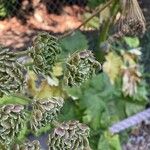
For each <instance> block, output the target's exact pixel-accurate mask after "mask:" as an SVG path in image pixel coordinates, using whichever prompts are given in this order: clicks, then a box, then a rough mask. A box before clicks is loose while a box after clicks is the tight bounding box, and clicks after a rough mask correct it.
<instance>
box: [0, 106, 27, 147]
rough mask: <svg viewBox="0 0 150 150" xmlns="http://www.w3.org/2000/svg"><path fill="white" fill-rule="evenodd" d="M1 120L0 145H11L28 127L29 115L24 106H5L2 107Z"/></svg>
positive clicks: (0, 108)
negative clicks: (22, 130)
mask: <svg viewBox="0 0 150 150" xmlns="http://www.w3.org/2000/svg"><path fill="white" fill-rule="evenodd" d="M0 120H1V121H0V143H3V144H5V145H9V144H11V143H12V142H13V141H14V139H16V137H17V136H18V134H19V132H20V131H21V129H23V128H24V127H26V120H27V113H26V111H25V109H24V106H22V105H14V104H8V105H4V106H2V107H0Z"/></svg>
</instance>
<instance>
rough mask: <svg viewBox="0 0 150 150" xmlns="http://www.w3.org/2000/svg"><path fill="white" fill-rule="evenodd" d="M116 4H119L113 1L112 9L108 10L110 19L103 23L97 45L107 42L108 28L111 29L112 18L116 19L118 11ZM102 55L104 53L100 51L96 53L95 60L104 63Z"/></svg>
mask: <svg viewBox="0 0 150 150" xmlns="http://www.w3.org/2000/svg"><path fill="white" fill-rule="evenodd" d="M118 3H119V1H118V0H114V2H113V4H112V7H111V9H110V12H111V18H108V19H107V20H106V22H105V23H104V25H103V29H102V32H101V33H100V37H99V43H100V45H101V44H102V43H103V42H105V41H106V40H107V38H108V32H109V30H110V27H111V25H112V23H113V21H114V18H115V17H116V14H117V12H118V9H119V5H118ZM104 55H105V52H103V51H100V50H97V51H96V57H97V60H99V61H100V62H103V61H104Z"/></svg>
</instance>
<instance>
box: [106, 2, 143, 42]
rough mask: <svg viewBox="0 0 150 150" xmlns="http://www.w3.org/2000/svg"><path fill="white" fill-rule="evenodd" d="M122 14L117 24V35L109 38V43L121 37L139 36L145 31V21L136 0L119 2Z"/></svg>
mask: <svg viewBox="0 0 150 150" xmlns="http://www.w3.org/2000/svg"><path fill="white" fill-rule="evenodd" d="M120 2H121V6H122V12H121V16H120V19H119V20H118V22H117V33H115V34H114V35H112V36H111V37H110V38H109V40H108V41H109V43H113V42H114V41H115V40H117V39H120V38H121V37H123V36H141V35H143V34H144V33H145V31H146V21H145V18H144V15H143V13H142V10H141V8H140V6H139V4H138V1H137V0H120Z"/></svg>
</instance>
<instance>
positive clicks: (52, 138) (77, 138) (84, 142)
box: [48, 121, 90, 150]
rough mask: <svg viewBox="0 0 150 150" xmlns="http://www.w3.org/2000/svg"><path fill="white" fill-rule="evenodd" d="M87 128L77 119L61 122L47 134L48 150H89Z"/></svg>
mask: <svg viewBox="0 0 150 150" xmlns="http://www.w3.org/2000/svg"><path fill="white" fill-rule="evenodd" d="M88 136H89V128H88V127H87V126H86V125H83V124H81V123H79V122H78V121H69V122H67V123H62V124H60V125H59V127H57V128H55V129H54V131H53V132H52V133H50V134H49V138H48V146H49V150H56V149H58V150H60V149H61V150H90V146H89V142H88Z"/></svg>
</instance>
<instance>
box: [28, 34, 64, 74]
mask: <svg viewBox="0 0 150 150" xmlns="http://www.w3.org/2000/svg"><path fill="white" fill-rule="evenodd" d="M60 52H61V47H60V46H59V44H58V39H57V38H56V37H54V36H52V35H50V34H49V33H45V32H42V33H39V34H38V35H37V36H36V37H35V39H34V41H33V46H32V47H31V48H30V56H31V57H32V59H33V64H34V65H33V69H34V71H35V72H36V73H43V74H45V75H47V74H49V72H50V71H51V69H52V66H53V65H54V63H55V61H56V59H57V56H58V54H59V53H60Z"/></svg>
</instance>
